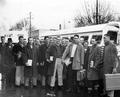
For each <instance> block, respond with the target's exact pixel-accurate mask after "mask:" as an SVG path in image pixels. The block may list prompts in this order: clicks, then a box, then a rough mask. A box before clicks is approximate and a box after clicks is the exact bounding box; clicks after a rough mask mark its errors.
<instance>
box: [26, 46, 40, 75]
mask: <svg viewBox="0 0 120 97" xmlns="http://www.w3.org/2000/svg"><path fill="white" fill-rule="evenodd" d="M25 57H26V62H27V61H28V59H31V60H32V67H30V66H26V65H25V76H26V77H37V62H38V51H37V48H36V47H35V46H34V45H33V48H31V47H30V45H29V44H28V45H27V46H26V47H25Z"/></svg>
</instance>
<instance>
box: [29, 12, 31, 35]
mask: <svg viewBox="0 0 120 97" xmlns="http://www.w3.org/2000/svg"><path fill="white" fill-rule="evenodd" d="M29 15H30V27H29V36H30V37H31V12H30V13H29Z"/></svg>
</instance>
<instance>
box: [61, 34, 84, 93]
mask: <svg viewBox="0 0 120 97" xmlns="http://www.w3.org/2000/svg"><path fill="white" fill-rule="evenodd" d="M73 46H76V50H75V51H74V54H73V53H72V52H73V49H72V48H73ZM68 57H69V58H70V60H71V64H69V65H68V67H67V70H68V71H67V88H68V89H67V90H66V91H67V92H71V91H72V90H73V87H78V85H77V71H79V70H81V69H82V68H83V64H84V48H83V46H82V44H80V41H79V36H78V35H74V38H73V42H72V43H70V44H69V45H68V46H67V47H66V49H65V52H64V53H63V56H62V60H63V62H64V60H65V59H66V58H68Z"/></svg>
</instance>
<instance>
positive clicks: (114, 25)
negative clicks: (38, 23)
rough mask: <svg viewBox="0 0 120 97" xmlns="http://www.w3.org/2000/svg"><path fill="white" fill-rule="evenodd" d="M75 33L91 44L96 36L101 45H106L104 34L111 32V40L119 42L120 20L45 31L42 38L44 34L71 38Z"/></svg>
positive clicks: (41, 35)
mask: <svg viewBox="0 0 120 97" xmlns="http://www.w3.org/2000/svg"><path fill="white" fill-rule="evenodd" d="M75 34H78V35H79V36H80V37H82V38H84V40H85V41H88V43H89V45H91V39H92V38H96V39H97V41H98V44H99V46H103V45H104V35H105V34H109V35H110V40H111V41H112V42H114V43H115V44H117V43H118V40H120V22H110V23H106V24H98V25H91V26H85V27H78V28H72V29H64V30H58V31H46V32H44V33H40V38H43V37H44V36H50V37H55V36H61V38H62V37H68V38H70V37H72V36H73V35H75Z"/></svg>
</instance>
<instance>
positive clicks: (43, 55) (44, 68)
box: [38, 44, 49, 75]
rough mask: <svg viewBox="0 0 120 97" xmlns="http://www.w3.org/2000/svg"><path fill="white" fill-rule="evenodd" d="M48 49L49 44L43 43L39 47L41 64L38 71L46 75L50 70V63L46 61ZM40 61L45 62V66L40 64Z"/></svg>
mask: <svg viewBox="0 0 120 97" xmlns="http://www.w3.org/2000/svg"><path fill="white" fill-rule="evenodd" d="M47 49H48V45H47V44H43V45H41V46H40V47H39V55H38V56H39V58H38V61H39V66H38V72H39V73H40V74H41V75H46V74H47V71H48V65H49V63H48V62H47V61H46V51H47ZM40 63H44V65H43V66H41V65H40Z"/></svg>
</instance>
